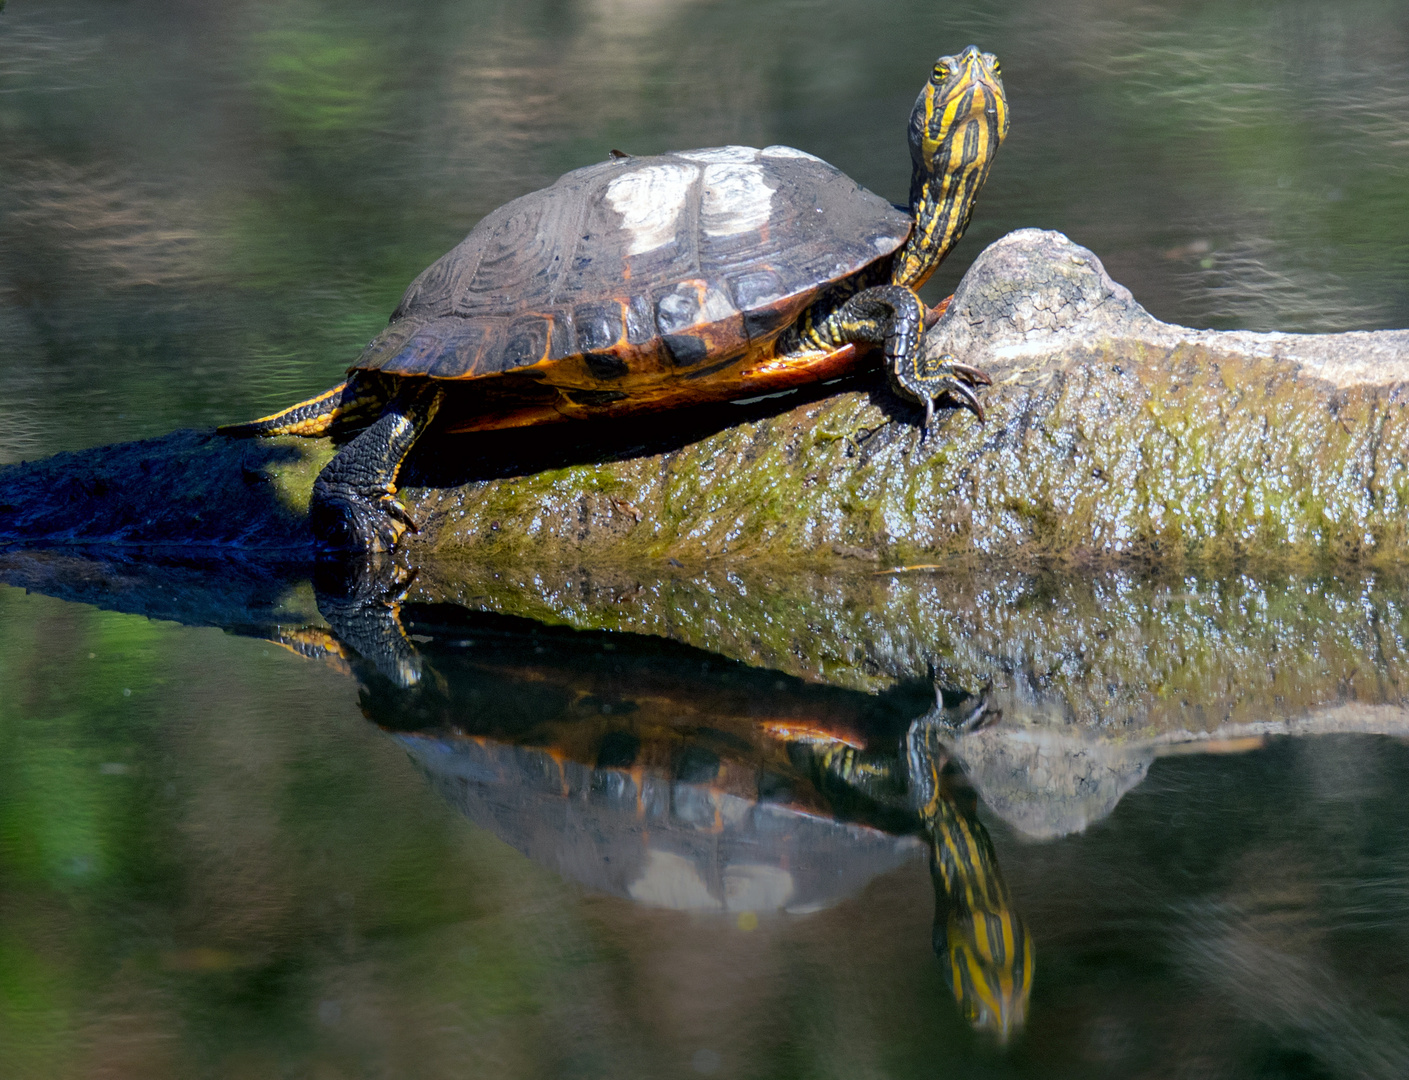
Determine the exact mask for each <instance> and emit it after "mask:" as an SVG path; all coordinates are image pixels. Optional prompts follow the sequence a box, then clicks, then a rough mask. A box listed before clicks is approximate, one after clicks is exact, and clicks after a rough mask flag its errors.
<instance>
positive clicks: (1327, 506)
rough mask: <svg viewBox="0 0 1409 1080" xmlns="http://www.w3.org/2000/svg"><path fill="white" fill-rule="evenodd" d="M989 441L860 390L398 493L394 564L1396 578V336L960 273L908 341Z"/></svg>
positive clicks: (1080, 278) (1082, 254) (1001, 264)
mask: <svg viewBox="0 0 1409 1080" xmlns="http://www.w3.org/2000/svg"><path fill="white" fill-rule="evenodd" d="M926 348H927V349H928V351H929V352H931V353H933V354H944V353H949V354H952V355H955V356H958V357H960V358H961V359H963V360H964V361H966V362H968V363H972V364H975V365H978V366H980V367H984V368H986V369H988V370H989V371H990V372H991V373H992V374H993V376H994V379H995V385H994V387H993V388H992V390H991V391H989V392H988V393H987V394H986V395H985V399H984V400H985V405H986V407H987V409H988V416H989V419H988V423H987V425H986V426H982V427H980V426H979V425H977V424H975V423H974V422H973V419H972V417H970V416H969V415H968V414H966V413H953V414H950V415H948V416H947V417H946V418H945V419H944V420H943V421H942V422H941V423H940V425H939V427H938V430H937V431H935V432H933V433H931V434H930V436H929V437H928V438H927V439H922V437H921V433H920V431H919V429H918V427H917V426H916V424H915V420H916V416H915V415H913V414H912V410H909V409H908V408H906V407H905V406H903V405H901V404H900V403H898V402H895V401H894V400H893V399H891V398H890V397H889V396H888V395H887V394H886V393H885V391H884V389H883V388H882V387H881V386H880V385H879V383H877V384H876V385H874V386H873V387H871V388H869V389H866V390H858V391H852V392H848V393H842V394H838V395H836V396H834V397H831V398H828V399H825V400H821V401H816V402H812V403H809V404H805V405H802V406H800V407H798V408H796V409H793V410H791V411H788V412H783V413H780V414H778V415H775V416H771V417H765V418H761V419H757V420H753V421H750V422H748V423H744V424H741V425H739V426H737V427H733V428H729V429H727V430H724V431H720V432H718V433H716V434H713V435H711V436H709V437H706V438H703V439H700V440H698V441H694V442H692V443H690V444H688V445H685V446H682V447H679V448H677V449H673V450H670V451H669V452H665V453H657V454H641V455H639V456H636V457H633V458H630V459H627V460H617V461H611V462H608V463H604V464H589V465H579V466H575V467H569V468H560V469H553V470H549V471H545V472H541V473H538V474H535V475H531V476H523V477H511V478H506V479H500V480H496V481H493V482H490V483H480V484H471V485H466V486H458V487H448V488H442V489H437V490H433V491H423V490H416V491H413V492H412V493H410V498H411V500H413V507H414V509H415V512H418V513H420V514H421V515H423V516H424V517H425V518H426V519H427V520H428V521H429V522H430V523H431V527H430V528H428V529H427V530H426V531H425V532H424V533H423V534H422V536H421V537H419V538H418V539H417V541H416V542H415V544H414V545H413V546H414V547H419V548H423V549H425V548H431V549H435V550H438V551H443V552H449V551H454V552H464V553H474V554H476V555H478V554H484V555H497V556H509V555H512V556H514V557H518V558H522V557H542V556H544V555H550V554H551V555H555V556H560V555H565V554H568V553H571V554H572V555H573V556H574V557H581V556H583V555H592V556H610V557H612V558H618V559H619V558H634V557H654V558H665V557H674V558H677V559H680V560H684V561H691V560H693V559H696V558H699V557H704V556H717V555H724V554H728V555H732V556H762V557H770V558H777V557H787V558H790V559H797V558H806V559H811V560H822V559H828V558H834V557H836V556H838V555H842V556H853V557H857V556H859V557H861V558H863V559H875V560H879V561H881V562H883V563H887V564H892V563H903V562H915V561H929V560H941V559H952V558H968V557H969V556H972V555H975V554H978V555H982V556H999V557H1002V558H1004V559H1016V560H1021V561H1031V560H1033V559H1039V558H1040V559H1058V560H1064V561H1089V560H1099V559H1103V558H1108V557H1118V558H1131V557H1136V558H1152V559H1161V558H1169V557H1176V558H1186V557H1192V558H1199V559H1208V558H1253V559H1267V558H1270V559H1274V560H1278V561H1281V560H1286V559H1297V558H1307V559H1325V558H1352V559H1371V560H1375V561H1381V560H1383V561H1397V560H1399V559H1402V558H1403V557H1404V556H1405V554H1406V544H1407V543H1409V538H1406V533H1405V520H1404V519H1405V513H1406V509H1409V472H1406V464H1405V449H1406V446H1409V415H1407V414H1406V412H1405V407H1404V406H1405V402H1406V400H1409V385H1406V384H1409V332H1405V331H1394V332H1380V333H1351V334H1335V335H1289V334H1252V333H1217V332H1208V331H1203V332H1200V331H1192V330H1187V329H1185V328H1182V327H1175V326H1171V325H1168V324H1165V323H1160V322H1158V321H1157V320H1155V319H1154V318H1152V317H1151V316H1150V315H1149V314H1148V313H1146V312H1145V311H1144V310H1143V309H1142V308H1140V307H1139V305H1137V304H1136V303H1135V302H1134V301H1133V300H1132V299H1131V297H1130V294H1129V293H1128V292H1127V291H1126V290H1125V289H1124V288H1122V287H1121V286H1119V285H1117V284H1115V283H1113V282H1112V281H1111V280H1110V278H1109V277H1107V276H1106V274H1105V271H1104V270H1103V269H1102V267H1101V265H1100V263H1099V261H1098V260H1097V259H1096V257H1095V256H1094V255H1093V254H1092V253H1091V252H1089V251H1087V250H1086V249H1084V248H1080V247H1077V246H1076V245H1074V244H1072V243H1071V242H1070V241H1068V240H1067V239H1066V238H1065V237H1063V236H1061V235H1060V234H1057V233H1049V232H1038V231H1036V230H1024V231H1022V232H1017V233H1013V234H1011V235H1009V236H1008V237H1006V238H1004V239H1003V240H1000V241H999V242H998V243H996V244H994V245H993V246H992V247H990V248H989V249H988V250H987V251H985V252H984V253H983V254H982V255H981V256H980V257H979V259H978V261H977V262H976V263H975V264H974V266H973V268H972V269H971V270H970V271H969V273H968V274H967V275H966V276H965V278H964V280H963V283H962V284H961V285H960V288H959V290H958V292H957V293H956V294H955V298H954V302H953V304H952V305H951V307H950V309H949V311H948V313H947V315H946V316H945V318H944V319H943V320H942V321H941V322H940V323H939V324H938V325H937V326H936V327H935V329H934V330H933V331H931V333H930V334H929V335H928V336H927V339H926Z"/></svg>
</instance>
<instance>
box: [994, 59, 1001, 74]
mask: <svg viewBox="0 0 1409 1080" xmlns="http://www.w3.org/2000/svg"><path fill="white" fill-rule="evenodd" d="M993 74H995V75H1002V74H1003V65H1002V64H1000V63H999V62H998V61H997V60H995V61H993Z"/></svg>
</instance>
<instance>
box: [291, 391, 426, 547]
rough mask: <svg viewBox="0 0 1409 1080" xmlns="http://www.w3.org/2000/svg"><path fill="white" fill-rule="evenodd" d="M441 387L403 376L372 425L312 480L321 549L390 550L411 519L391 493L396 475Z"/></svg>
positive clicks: (312, 514)
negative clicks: (388, 402)
mask: <svg viewBox="0 0 1409 1080" xmlns="http://www.w3.org/2000/svg"><path fill="white" fill-rule="evenodd" d="M444 395H445V391H444V390H442V389H441V388H440V387H439V386H436V385H435V384H434V383H432V382H431V381H429V380H426V379H408V380H406V381H405V382H404V383H403V387H402V390H401V392H400V393H398V394H397V395H396V397H395V398H393V399H392V401H391V404H389V405H388V406H387V407H386V411H385V412H383V413H382V415H381V417H380V418H379V419H378V420H377V422H376V423H375V424H373V425H372V426H371V427H369V428H367V430H366V431H364V432H362V434H360V435H358V436H357V438H355V439H353V440H352V441H351V442H350V443H348V444H347V445H346V446H344V447H343V448H342V449H341V450H339V451H338V453H337V456H335V457H334V458H333V460H332V461H330V462H328V464H327V465H326V466H325V467H324V468H323V471H322V472H321V473H319V474H318V479H317V480H315V481H314V482H313V497H312V499H311V500H310V501H309V505H308V520H309V525H310V526H311V527H312V529H313V535H314V536H315V537H316V538H317V539H318V541H319V542H320V543H321V544H323V545H324V546H325V547H328V548H331V549H334V550H338V551H345V552H354V553H360V554H371V553H375V552H379V551H391V550H392V549H393V548H395V547H396V544H397V542H398V541H399V540H400V539H401V537H402V536H403V535H404V534H405V532H406V531H407V530H408V529H409V530H411V531H412V532H416V531H418V530H417V527H416V523H415V522H414V521H413V520H412V519H411V515H410V513H409V512H408V511H407V509H406V507H405V506H403V505H402V503H401V501H400V500H399V499H397V497H396V474H397V473H398V472H399V471H400V469H401V464H402V462H403V461H405V460H406V455H407V454H409V453H410V452H411V447H412V446H414V445H415V442H416V440H417V439H418V438H419V437H420V435H421V432H423V431H424V430H425V429H426V427H427V426H429V424H430V422H431V420H432V419H433V418H434V417H435V414H436V410H438V409H439V408H440V402H441V399H442V398H443V397H444Z"/></svg>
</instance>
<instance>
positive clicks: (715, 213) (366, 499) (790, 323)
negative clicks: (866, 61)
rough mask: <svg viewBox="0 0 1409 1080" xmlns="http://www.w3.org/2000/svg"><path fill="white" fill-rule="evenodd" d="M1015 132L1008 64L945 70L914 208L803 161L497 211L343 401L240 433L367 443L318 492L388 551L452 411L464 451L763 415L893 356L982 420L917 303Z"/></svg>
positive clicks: (646, 174) (342, 534)
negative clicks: (414, 474) (503, 436)
mask: <svg viewBox="0 0 1409 1080" xmlns="http://www.w3.org/2000/svg"><path fill="white" fill-rule="evenodd" d="M1007 131H1008V108H1007V101H1006V98H1005V97H1004V92H1003V83H1002V78H1001V72H1000V70H999V64H998V60H997V58H996V57H995V56H994V55H993V54H991V53H983V52H980V51H979V49H978V48H977V47H976V46H972V45H971V46H969V47H968V48H966V49H964V50H963V51H962V52H960V53H959V54H957V55H954V56H942V57H940V58H939V59H938V60H937V61H936V62H935V64H934V67H933V69H932V71H931V73H930V75H929V78H928V79H927V80H926V82H925V86H924V88H923V89H922V90H921V92H920V95H919V97H918V99H917V100H916V102H915V107H914V109H913V111H912V112H911V114H910V121H909V134H908V137H909V143H910V156H911V159H912V174H911V183H910V201H909V206H908V207H904V208H902V207H898V206H895V205H892V204H891V203H889V202H887V201H885V200H884V199H882V198H880V197H879V196H877V195H875V194H873V193H872V192H869V191H867V190H865V189H864V188H862V187H860V186H859V185H858V184H857V183H856V182H855V181H854V180H852V179H851V178H850V177H848V176H847V175H846V174H845V173H843V172H841V170H839V169H837V168H836V167H834V166H832V165H830V164H828V163H827V162H825V161H823V160H821V159H820V158H817V157H815V156H813V155H812V154H809V153H806V152H805V151H802V150H797V149H794V148H792V147H788V146H768V147H764V148H762V149H757V148H753V147H745V146H721V147H710V148H705V149H699V150H685V151H676V152H672V153H667V154H658V155H652V156H641V157H636V156H632V155H628V154H622V153H620V152H619V151H613V153H612V155H611V157H610V158H609V159H608V160H606V161H603V162H599V163H597V164H594V165H589V166H586V167H585V168H580V169H577V170H574V171H572V172H569V173H567V174H565V175H564V176H562V177H560V178H559V179H558V180H557V182H556V183H554V184H552V185H551V186H549V187H546V188H543V189H542V190H539V191H535V192H531V193H530V194H527V195H524V196H521V197H520V198H518V199H514V200H513V201H511V202H509V203H507V204H505V205H504V206H501V207H500V208H499V209H497V210H495V211H493V212H491V213H490V214H488V215H487V216H486V217H484V218H483V219H482V220H481V221H480V222H479V224H477V225H476V226H475V228H474V229H473V231H471V233H470V234H469V236H467V237H466V238H465V240H463V241H462V242H461V243H460V244H459V245H457V246H456V247H455V248H453V249H452V250H451V251H450V252H448V253H447V254H446V255H444V256H442V257H441V258H440V259H439V260H437V261H436V262H435V263H433V264H432V265H431V266H430V267H428V268H427V269H426V270H425V271H424V272H423V273H422V274H421V275H420V276H419V277H417V278H416V279H415V281H413V282H412V283H411V285H410V287H409V288H408V289H407V291H406V294H405V296H404V297H403V298H402V300H401V303H400V304H399V305H398V306H397V308H396V310H395V311H394V312H393V313H392V316H391V321H390V323H389V324H388V326H387V328H386V329H385V330H384V331H383V332H382V333H381V334H380V335H378V336H377V337H376V338H375V339H373V341H372V342H371V343H370V344H369V345H368V346H367V348H366V349H365V350H364V352H363V353H362V355H361V356H360V357H359V358H358V359H357V361H356V362H355V363H354V364H353V365H352V367H351V368H350V374H349V378H348V379H347V380H346V381H345V382H343V383H340V384H339V385H338V386H335V387H333V388H332V389H331V390H327V391H325V392H324V393H322V394H319V395H317V396H316V397H313V398H310V399H309V400H307V401H303V402H300V403H298V404H296V405H293V406H291V407H289V408H287V409H284V410H282V411H281V412H278V413H275V414H273V415H271V416H267V417H264V418H263V419H260V420H255V421H252V422H249V423H243V424H235V425H230V426H227V427H223V428H220V429H219V431H220V432H221V433H223V434H226V435H232V436H240V437H248V436H270V435H301V436H310V437H312V436H321V435H325V434H333V435H337V434H339V433H340V432H349V433H350V432H352V431H355V430H357V429H358V428H362V430H361V432H360V434H357V435H356V437H355V438H352V439H351V440H350V441H348V442H347V443H346V444H345V445H343V446H342V448H341V449H340V450H339V451H338V453H337V454H336V455H335V456H334V457H333V459H332V460H331V461H330V462H329V463H328V465H327V466H325V467H324V469H323V471H322V472H321V473H320V474H319V476H318V478H317V480H316V481H315V484H314V489H313V494H312V498H311V500H310V504H309V520H310V525H311V527H312V530H313V533H314V535H315V537H316V538H317V539H318V541H319V542H320V544H322V545H323V546H324V547H326V548H331V549H337V550H342V551H347V552H353V553H362V554H372V553H376V552H383V551H389V550H391V549H393V548H395V547H396V545H397V543H398V542H399V541H400V540H401V538H402V536H403V535H404V533H405V532H406V530H408V529H410V530H412V531H415V529H416V523H415V521H414V520H413V519H412V518H411V515H410V514H409V512H408V511H407V509H406V507H405V506H404V505H403V504H402V503H401V502H400V500H398V499H397V498H396V492H397V487H396V477H397V473H398V471H399V469H400V467H401V464H402V462H403V461H404V460H405V458H406V456H407V454H408V453H409V452H410V450H411V447H412V445H413V444H414V443H415V441H416V440H417V438H418V437H419V436H420V435H421V434H422V433H423V432H424V431H425V430H426V428H427V427H428V426H429V425H430V423H431V422H432V420H433V419H435V418H436V416H437V413H443V414H444V416H443V419H442V421H441V423H440V424H439V425H438V426H439V427H440V428H441V430H444V431H447V432H457V431H484V430H494V429H500V428H507V427H523V426H528V425H536V424H545V423H554V422H559V421H565V420H571V419H583V418H601V419H615V418H620V417H624V416H629V415H631V414H636V413H642V412H651V411H658V410H662V409H670V408H677V407H681V406H684V405H691V404H696V403H702V402H720V401H730V400H739V399H752V398H757V397H762V396H766V395H769V394H773V393H779V392H782V391H784V390H787V389H790V388H793V387H796V386H799V385H803V384H807V383H814V382H822V381H826V380H830V379H833V378H838V377H840V376H842V375H844V374H847V373H849V372H850V371H853V370H855V369H857V368H858V367H859V365H860V363H861V362H862V360H863V359H864V357H865V354H866V353H867V352H868V351H870V350H871V348H872V347H873V346H881V347H882V350H883V353H884V356H885V360H886V366H887V371H888V373H889V376H890V380H891V382H892V383H893V385H894V387H895V389H896V390H897V391H898V392H899V393H900V394H901V395H903V396H905V397H908V398H910V399H912V400H913V401H915V402H916V403H917V404H918V405H920V406H922V407H923V409H924V414H925V419H924V425H923V426H924V430H925V431H928V430H929V428H930V425H931V423H932V421H933V415H934V400H935V399H936V398H938V397H947V398H948V399H949V400H950V401H952V402H953V403H955V404H957V405H959V406H961V407H965V408H967V409H969V410H971V411H972V412H973V413H974V414H975V416H977V417H978V419H979V420H980V422H981V421H982V419H983V407H982V405H981V404H980V402H979V399H978V397H977V395H976V393H975V388H976V387H978V386H982V385H987V384H988V383H989V382H990V380H989V378H988V376H987V375H986V374H984V373H983V372H982V371H980V370H978V369H977V368H974V367H971V366H969V365H966V364H963V363H961V362H959V360H958V359H956V358H954V357H948V356H945V357H938V358H926V357H924V356H922V354H921V349H920V338H921V334H922V332H923V331H924V329H925V328H926V326H927V324H928V323H931V322H932V321H933V319H935V318H937V317H938V315H937V311H936V310H932V309H927V308H926V306H925V304H924V303H923V302H922V301H921V300H920V298H919V296H918V294H917V293H916V290H917V289H918V288H919V287H920V286H921V285H922V284H924V282H925V281H926V279H928V278H929V276H930V275H931V274H932V273H933V272H934V270H935V268H936V267H937V266H938V265H939V263H940V261H941V260H942V259H943V258H944V257H945V256H946V255H947V254H948V252H949V250H950V249H951V248H952V247H953V246H954V244H955V243H956V242H957V241H958V240H959V238H960V236H961V235H962V234H963V232H964V230H965V228H966V227H967V225H968V222H969V216H970V214H971V213H972V211H973V206H974V200H975V198H976V197H977V194H978V191H979V188H980V187H981V186H982V185H983V182H984V181H985V179H986V178H987V176H988V172H989V169H990V167H991V165H992V162H993V157H994V154H995V153H996V151H997V150H998V147H999V145H1000V144H1001V143H1002V141H1003V139H1004V137H1005V136H1006V135H1007Z"/></svg>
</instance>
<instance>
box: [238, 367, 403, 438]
mask: <svg viewBox="0 0 1409 1080" xmlns="http://www.w3.org/2000/svg"><path fill="white" fill-rule="evenodd" d="M382 383H383V380H381V379H368V378H358V377H357V376H355V375H354V376H353V377H352V378H350V379H348V380H347V382H344V383H339V384H338V385H337V386H335V387H333V388H332V389H331V390H324V391H323V392H322V393H321V394H319V395H317V396H316V397H311V398H309V399H308V400H307V401H300V402H299V403H298V404H297V405H290V406H289V407H288V408H287V409H284V410H282V411H280V412H276V413H274V414H273V415H272V416H265V417H262V418H260V419H259V420H251V421H249V422H248V423H244V424H225V425H224V426H222V427H218V428H216V429H215V430H216V433H217V434H219V435H230V436H233V437H234V438H237V439H246V438H251V437H253V436H256V435H264V436H268V435H301V436H303V437H304V438H314V437H316V436H319V435H327V434H328V433H329V432H330V431H331V430H332V429H333V428H334V427H335V426H336V427H340V428H345V427H352V426H357V425H358V424H362V423H367V422H369V421H371V420H374V419H376V416H377V414H378V413H379V412H381V410H382V409H383V408H384V407H385V405H386V403H387V401H388V400H390V398H389V395H388V393H387V388H386V387H385V386H384V385H383V384H382Z"/></svg>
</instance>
